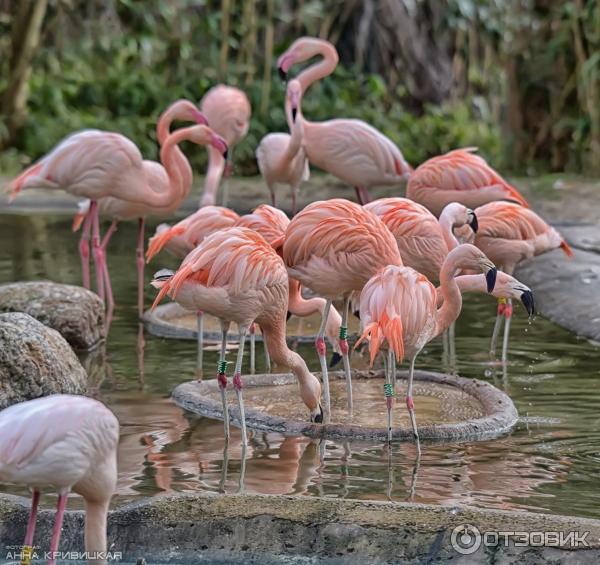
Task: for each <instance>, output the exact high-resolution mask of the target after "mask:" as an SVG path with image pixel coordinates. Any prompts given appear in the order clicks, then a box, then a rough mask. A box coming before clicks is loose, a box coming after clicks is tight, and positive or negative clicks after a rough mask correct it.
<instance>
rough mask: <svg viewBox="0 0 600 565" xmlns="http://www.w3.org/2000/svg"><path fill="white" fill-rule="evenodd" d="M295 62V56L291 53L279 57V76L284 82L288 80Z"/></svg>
mask: <svg viewBox="0 0 600 565" xmlns="http://www.w3.org/2000/svg"><path fill="white" fill-rule="evenodd" d="M293 64H294V58H293V56H292V54H291V53H286V54H284V55H282V56H281V57H279V60H278V61H277V72H278V73H279V78H280V79H281V80H282V81H283V82H285V81H286V80H287V75H288V71H289V70H290V67H291V66H292V65H293Z"/></svg>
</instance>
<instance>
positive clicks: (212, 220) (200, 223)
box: [146, 206, 240, 263]
mask: <svg viewBox="0 0 600 565" xmlns="http://www.w3.org/2000/svg"><path fill="white" fill-rule="evenodd" d="M239 219H240V217H239V215H238V214H237V213H236V212H234V211H233V210H231V209H230V208H224V207H223V206H204V207H203V208H199V209H198V210H196V212H194V213H193V214H190V215H189V216H188V217H187V218H184V219H183V220H181V221H179V222H177V223H176V224H174V225H173V226H170V225H169V224H160V225H159V226H158V227H157V228H156V233H155V234H154V235H153V236H152V237H151V238H150V240H149V242H148V251H147V252H146V262H147V263H149V262H150V261H152V259H153V258H154V256H155V255H156V254H158V253H160V251H161V250H162V249H165V251H168V252H169V253H170V254H171V255H174V256H175V257H178V258H179V259H183V258H184V257H185V256H186V255H187V254H188V253H189V252H190V251H192V250H193V249H194V248H195V247H197V246H198V244H199V243H200V242H201V241H202V240H203V239H204V238H205V237H206V236H207V235H210V234H211V233H213V232H216V231H219V230H222V229H225V228H230V227H232V226H233V225H235V223H236V222H237V221H238V220H239Z"/></svg>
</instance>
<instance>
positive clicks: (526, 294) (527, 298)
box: [521, 290, 535, 318]
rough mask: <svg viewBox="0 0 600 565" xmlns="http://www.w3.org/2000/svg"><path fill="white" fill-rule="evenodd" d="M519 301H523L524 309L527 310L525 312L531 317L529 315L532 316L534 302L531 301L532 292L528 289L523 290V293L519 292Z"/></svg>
mask: <svg viewBox="0 0 600 565" xmlns="http://www.w3.org/2000/svg"><path fill="white" fill-rule="evenodd" d="M521 302H522V303H523V306H524V307H525V310H527V314H528V315H529V317H530V318H531V316H533V315H534V314H535V304H534V302H533V292H531V291H530V290H525V291H523V294H521Z"/></svg>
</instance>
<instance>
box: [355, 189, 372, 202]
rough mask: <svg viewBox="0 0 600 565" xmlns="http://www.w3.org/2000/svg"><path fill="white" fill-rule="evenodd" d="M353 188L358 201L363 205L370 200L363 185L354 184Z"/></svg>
mask: <svg viewBox="0 0 600 565" xmlns="http://www.w3.org/2000/svg"><path fill="white" fill-rule="evenodd" d="M354 190H355V191H356V198H357V199H358V202H359V203H360V204H362V205H363V206H364V205H365V204H368V203H369V202H371V196H370V195H369V191H368V190H367V188H366V187H364V186H355V187H354Z"/></svg>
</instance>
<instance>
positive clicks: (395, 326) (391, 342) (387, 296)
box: [355, 244, 496, 455]
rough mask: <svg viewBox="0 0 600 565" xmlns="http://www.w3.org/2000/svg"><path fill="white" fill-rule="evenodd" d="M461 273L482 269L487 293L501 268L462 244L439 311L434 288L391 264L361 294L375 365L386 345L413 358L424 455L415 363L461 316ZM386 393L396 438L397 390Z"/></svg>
mask: <svg viewBox="0 0 600 565" xmlns="http://www.w3.org/2000/svg"><path fill="white" fill-rule="evenodd" d="M461 269H473V270H481V271H482V272H483V273H484V274H485V277H486V285H487V290H488V292H491V291H492V290H494V285H495V281H496V267H495V265H494V264H493V263H492V262H491V261H490V260H489V259H488V258H487V257H486V256H485V254H484V253H483V252H482V251H481V250H480V249H478V248H477V247H475V246H473V245H470V244H463V245H459V246H458V247H456V248H455V249H453V250H452V251H450V253H448V256H447V257H446V259H445V260H444V263H443V265H442V270H441V273H440V282H441V284H440V293H441V295H442V297H443V304H442V306H441V307H440V308H438V307H437V305H436V304H437V292H436V289H435V287H434V286H433V284H432V283H431V282H430V281H429V280H428V279H427V277H426V276H425V275H422V274H421V273H419V272H418V271H415V270H414V269H413V268H411V267H405V266H401V265H389V266H387V267H385V268H384V269H383V270H380V271H379V272H378V273H376V274H375V275H374V276H373V277H372V278H371V279H370V280H369V281H368V282H367V283H366V284H365V286H364V288H363V289H362V292H361V294H360V319H361V324H363V328H364V329H363V332H362V334H361V336H360V338H359V340H358V341H357V342H356V345H355V347H357V346H358V345H359V344H360V343H361V342H362V341H364V340H368V343H369V351H370V354H371V364H372V363H373V361H374V359H375V356H376V355H377V352H378V351H379V349H380V347H381V346H382V344H383V343H384V341H385V342H387V344H388V346H389V348H390V349H391V350H392V351H393V352H394V354H395V356H396V359H398V360H400V361H402V360H403V359H404V358H405V357H406V358H408V359H409V362H410V366H409V375H408V386H407V391H406V406H407V408H408V413H409V416H410V421H411V426H412V430H413V435H414V439H415V442H416V445H417V453H418V454H419V455H420V452H421V448H420V445H419V434H418V431H417V422H416V418H415V409H414V402H413V398H412V385H413V375H414V369H415V359H416V357H417V355H418V354H419V352H420V351H421V350H422V349H423V347H425V345H426V344H427V343H429V342H430V341H431V340H432V339H433V338H434V337H436V336H438V335H439V334H441V333H442V332H443V331H444V330H445V329H446V328H447V327H448V326H449V325H450V324H451V323H452V322H453V321H454V320H456V318H457V317H458V315H459V314H460V311H461V308H462V297H461V293H460V288H459V286H458V284H457V283H456V280H455V277H456V275H457V273H458V272H459V270H461ZM386 384H388V385H389V386H388V387H386V388H385V396H386V402H387V410H388V438H389V439H391V431H392V424H391V422H392V417H391V409H392V403H393V389H392V388H391V384H390V383H386Z"/></svg>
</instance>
